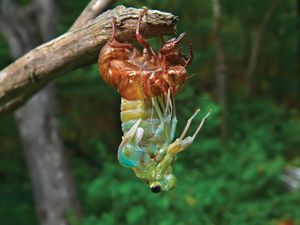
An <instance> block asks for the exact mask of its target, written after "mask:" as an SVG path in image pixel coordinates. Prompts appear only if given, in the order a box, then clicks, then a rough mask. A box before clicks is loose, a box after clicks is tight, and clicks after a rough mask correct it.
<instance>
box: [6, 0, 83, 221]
mask: <svg viewBox="0 0 300 225" xmlns="http://www.w3.org/2000/svg"><path fill="white" fill-rule="evenodd" d="M2 14H3V17H4V19H5V29H2V30H3V31H4V34H5V36H6V37H7V40H8V42H9V44H10V47H11V53H12V56H13V58H15V59H17V58H18V57H20V56H21V55H23V54H24V53H26V52H27V51H29V50H30V49H32V48H34V47H36V46H37V45H39V44H41V43H43V42H46V41H48V40H50V39H52V38H53V37H55V33H56V27H57V18H58V15H57V5H56V2H55V0H34V1H33V3H32V4H31V5H29V6H26V8H21V7H19V6H18V5H16V4H15V3H14V2H12V1H5V2H3V4H2ZM2 23H4V21H2ZM55 113H56V102H55V84H54V83H51V84H49V85H48V86H47V87H46V88H44V89H43V90H41V91H40V92H38V93H37V94H36V95H35V96H34V97H32V98H31V99H30V100H29V101H28V102H27V103H26V104H25V105H24V106H23V107H21V108H20V109H18V110H17V112H16V113H15V117H16V120H17V126H18V128H19V131H20V137H21V141H22V143H23V148H24V155H25V160H26V163H27V166H28V168H29V172H30V176H31V179H32V183H33V190H34V197H35V202H36V206H37V213H38V217H39V219H40V222H41V224H43V225H64V224H67V220H66V214H67V213H68V212H71V211H72V212H74V213H78V212H79V203H78V201H77V198H76V192H75V187H74V183H73V179H72V175H71V173H70V170H69V167H68V162H67V158H66V156H65V155H64V149H63V144H62V140H61V139H60V135H59V131H58V130H59V129H58V124H57V119H56V115H55Z"/></svg>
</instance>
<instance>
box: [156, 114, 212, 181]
mask: <svg viewBox="0 0 300 225" xmlns="http://www.w3.org/2000/svg"><path fill="white" fill-rule="evenodd" d="M199 111H200V110H199V109H198V110H196V112H195V113H194V114H193V115H192V116H191V117H190V118H189V119H188V121H187V123H186V126H185V128H184V129H183V132H182V134H181V135H180V137H179V138H177V139H176V140H175V141H174V142H173V143H172V144H170V145H169V146H168V147H167V151H166V155H165V156H164V157H163V158H162V160H161V161H160V162H159V164H158V165H157V167H156V178H157V179H160V178H161V176H163V175H164V174H165V171H167V169H168V168H170V166H171V164H172V162H173V160H174V156H175V155H176V154H177V153H179V152H181V151H183V150H185V149H187V148H188V147H189V146H190V145H191V144H192V143H193V141H194V140H195V138H196V136H197V134H198V133H199V131H200V129H201V127H202V126H203V124H204V122H205V120H206V118H207V117H208V116H209V114H210V113H211V110H210V111H209V112H208V113H207V114H206V115H205V116H204V117H203V118H202V120H201V122H200V124H199V125H198V127H197V129H196V131H195V132H194V134H193V135H192V136H187V137H184V136H185V135H186V132H187V130H188V129H189V127H190V125H191V122H192V120H193V119H194V118H195V116H196V115H197V114H198V113H199Z"/></svg>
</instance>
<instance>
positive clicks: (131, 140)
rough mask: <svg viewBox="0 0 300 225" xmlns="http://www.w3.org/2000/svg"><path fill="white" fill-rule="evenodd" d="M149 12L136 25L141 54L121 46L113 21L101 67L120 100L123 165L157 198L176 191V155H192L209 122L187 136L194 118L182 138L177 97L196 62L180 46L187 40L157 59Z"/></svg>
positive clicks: (173, 43) (164, 48) (175, 40)
mask: <svg viewBox="0 0 300 225" xmlns="http://www.w3.org/2000/svg"><path fill="white" fill-rule="evenodd" d="M146 13H147V9H146V8H144V9H143V10H142V11H141V14H140V16H139V18H138V21H137V27H136V40H137V41H138V43H139V44H140V45H141V46H142V47H143V51H142V52H141V51H139V50H138V49H137V48H135V47H134V46H133V45H132V44H131V43H127V42H126V43H121V42H120V41H118V40H117V38H116V18H113V21H112V37H111V39H110V40H109V41H108V42H107V44H106V45H105V46H104V47H103V48H102V50H101V52H100V55H99V60H98V66H99V70H100V73H101V75H102V77H103V79H104V81H106V82H107V83H108V84H110V85H112V86H114V87H115V88H116V89H117V90H118V91H119V93H120V95H121V97H122V98H121V122H122V131H123V134H124V135H123V138H122V142H121V144H120V146H119V149H118V159H119V162H120V163H121V164H122V165H123V166H125V167H129V168H131V169H132V170H133V171H134V172H135V174H136V176H137V177H138V178H140V179H142V180H143V181H145V182H146V183H148V184H149V186H150V189H151V191H152V192H154V193H158V192H161V191H167V190H170V189H172V188H174V187H175V184H176V178H175V176H174V174H173V173H172V164H173V163H174V161H175V158H176V157H175V156H176V154H177V153H179V152H182V151H183V150H185V149H187V148H188V146H190V145H191V144H192V143H193V141H194V140H195V137H196V136H197V134H198V132H199V131H200V129H201V127H202V125H203V123H204V121H205V119H206V118H207V117H208V115H209V114H210V112H208V113H207V114H206V116H204V117H203V118H202V120H201V122H200V124H199V125H198V127H197V129H196V131H195V132H194V134H193V135H191V136H186V134H187V131H188V129H189V127H190V125H191V122H192V119H193V118H194V117H195V116H196V115H197V114H198V112H199V109H198V110H196V112H195V113H194V114H193V115H192V116H191V117H190V119H189V120H188V121H187V124H186V126H185V128H184V130H183V132H182V133H181V135H180V137H179V138H176V139H175V131H176V127H177V118H176V107H175V95H176V94H177V93H178V92H179V91H180V90H181V89H182V86H183V84H184V82H185V80H186V79H187V78H188V73H187V70H186V66H187V65H189V64H190V63H191V62H192V58H193V52H192V48H191V47H190V48H189V56H188V57H186V56H184V55H183V54H182V53H181V51H180V50H178V51H177V50H176V47H177V45H178V44H179V42H180V41H181V40H182V38H183V37H184V36H185V33H182V34H180V35H179V37H177V38H173V39H171V40H169V41H167V42H164V43H163V45H162V46H161V48H160V50H159V52H158V53H155V52H154V51H153V49H152V48H151V46H150V44H149V43H148V42H147V40H146V39H145V38H144V37H143V36H142V34H141V23H142V18H143V17H144V16H145V15H146Z"/></svg>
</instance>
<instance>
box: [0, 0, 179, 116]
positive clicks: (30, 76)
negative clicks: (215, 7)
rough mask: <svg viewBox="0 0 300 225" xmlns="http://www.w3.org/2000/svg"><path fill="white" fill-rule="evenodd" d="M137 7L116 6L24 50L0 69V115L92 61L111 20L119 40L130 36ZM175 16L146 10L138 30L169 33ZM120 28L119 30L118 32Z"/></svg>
mask: <svg viewBox="0 0 300 225" xmlns="http://www.w3.org/2000/svg"><path fill="white" fill-rule="evenodd" d="M140 11H141V9H134V8H126V7H124V6H118V7H117V8H115V9H113V10H109V11H106V12H105V13H103V14H101V15H100V16H99V17H97V18H96V19H94V20H91V21H90V22H89V23H87V24H86V25H85V26H83V27H81V28H79V29H77V30H74V31H71V32H68V33H66V34H64V35H62V36H60V37H58V38H56V39H54V40H52V41H50V42H48V43H45V44H43V45H41V46H39V47H37V48H35V49H33V50H32V51H30V52H28V53H27V54H25V55H24V56H22V57H21V58H19V59H18V60H17V61H15V62H14V63H12V64H10V65H9V66H7V67H6V68H4V69H3V70H2V71H0V117H3V115H5V114H7V113H8V112H10V111H12V110H13V109H15V108H17V107H18V106H20V105H21V104H22V103H24V102H25V101H26V100H27V99H28V98H29V97H30V96H31V95H32V94H34V93H35V92H37V91H38V90H39V89H41V88H42V87H43V86H44V85H45V84H46V83H48V82H49V81H50V80H51V79H53V78H54V77H56V76H57V75H59V74H62V73H66V72H68V71H71V70H73V69H76V68H79V67H81V66H83V65H86V64H89V63H93V62H95V61H96V59H97V56H98V52H99V50H100V47H101V46H102V45H103V44H104V43H106V41H107V40H108V39H109V38H110V36H111V20H112V17H113V16H115V17H116V18H117V26H118V31H119V32H117V36H118V38H119V39H120V40H122V41H125V40H130V39H132V38H133V37H134V33H135V32H134V31H135V28H136V22H137V18H138V16H139V14H140ZM176 21H177V17H176V16H174V15H172V14H170V13H164V12H160V11H156V10H149V12H148V13H147V16H146V17H145V18H144V23H143V26H142V32H143V34H144V35H145V36H146V37H150V36H158V35H160V34H163V35H165V34H173V33H174V32H175V24H176ZM120 30H121V32H120Z"/></svg>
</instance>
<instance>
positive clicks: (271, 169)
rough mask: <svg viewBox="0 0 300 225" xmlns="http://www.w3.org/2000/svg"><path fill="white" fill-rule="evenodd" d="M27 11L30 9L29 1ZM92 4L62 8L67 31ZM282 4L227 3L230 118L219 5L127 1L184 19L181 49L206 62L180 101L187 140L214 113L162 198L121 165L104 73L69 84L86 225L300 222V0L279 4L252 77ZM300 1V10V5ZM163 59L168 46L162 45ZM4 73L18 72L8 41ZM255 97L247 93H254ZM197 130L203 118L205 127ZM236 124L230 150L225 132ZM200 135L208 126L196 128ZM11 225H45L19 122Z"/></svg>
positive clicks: (198, 65) (115, 107)
mask: <svg viewBox="0 0 300 225" xmlns="http://www.w3.org/2000/svg"><path fill="white" fill-rule="evenodd" d="M24 2H26V1H24ZM88 2H89V1H88V0H84V1H83V0H82V1H74V0H64V1H61V3H60V7H61V17H60V26H59V32H60V33H61V34H62V33H64V32H65V31H66V30H67V29H68V28H69V27H70V25H71V24H72V22H73V21H74V20H75V19H76V18H77V16H78V15H79V14H80V12H81V11H82V9H83V8H84V7H85V6H86V4H87V3H88ZM273 2H274V1H273V0H250V1H244V0H235V1H232V0H221V1H220V3H221V7H222V8H221V13H222V29H221V33H220V38H221V39H222V40H223V46H224V52H225V63H226V76H227V78H226V80H227V89H226V114H225V117H224V118H223V117H222V116H221V115H222V113H221V112H222V110H223V109H224V108H223V107H221V106H220V104H218V103H217V102H218V99H217V95H216V91H217V90H216V89H217V86H216V76H215V66H216V58H217V49H216V45H215V35H214V33H215V32H214V19H213V14H212V1H211V0H189V1H186V0H160V1H158V0H156V1H155V0H148V1H133V0H132V1H131V0H122V1H118V2H117V3H116V4H115V5H119V4H124V5H127V6H133V7H142V6H144V5H146V6H148V7H149V8H152V9H159V10H162V11H168V12H172V13H173V14H175V15H177V16H178V17H179V21H178V25H177V28H178V33H180V32H183V31H186V32H187V36H186V38H185V39H184V40H183V42H182V44H181V46H182V47H183V49H184V51H185V52H187V49H188V45H189V44H190V43H191V44H193V48H194V54H195V59H194V62H193V63H192V65H191V66H189V72H190V74H196V75H195V76H193V77H192V78H191V79H189V80H187V82H186V84H185V87H184V89H183V91H182V93H180V94H179V95H178V96H177V111H178V119H179V128H178V134H179V132H180V131H181V130H182V127H183V125H184V123H185V121H186V120H187V118H188V117H189V116H190V115H191V114H192V112H193V111H194V110H195V109H196V108H197V107H200V108H201V109H202V111H203V113H205V112H206V111H207V110H208V108H210V107H212V108H213V109H214V111H213V114H212V115H211V116H210V117H209V118H208V120H207V122H206V123H205V126H204V127H203V129H202V131H201V132H200V134H199V136H198V138H197V139H196V141H195V143H194V144H193V145H192V147H190V148H189V149H188V151H185V152H184V153H182V154H180V155H179V157H178V160H177V161H176V163H175V165H174V173H175V174H176V176H177V178H178V184H177V187H176V188H175V189H174V190H172V191H170V192H167V193H161V194H158V195H155V194H152V193H151V192H150V191H149V188H148V187H147V186H146V185H145V184H144V183H142V182H141V181H139V180H138V179H137V178H136V177H135V175H134V174H133V172H132V171H130V170H129V169H126V168H123V167H122V166H121V165H119V163H118V161H117V157H116V152H117V147H118V144H119V143H120V140H121V136H122V133H121V130H120V119H119V110H120V109H119V106H120V97H119V95H118V93H117V92H116V91H115V90H114V89H113V88H111V87H109V86H107V85H106V84H105V83H104V82H103V81H102V79H101V77H100V75H99V72H98V68H97V66H96V65H91V66H87V67H84V68H81V69H78V70H76V71H73V72H71V73H69V74H66V75H65V76H62V77H61V78H59V79H58V101H59V122H60V128H61V133H62V137H63V140H64V145H65V148H66V151H67V154H68V156H69V158H70V162H71V168H72V171H73V173H74V176H75V181H76V185H77V190H78V194H79V198H80V201H81V206H82V210H83V216H82V218H80V219H79V218H76V217H75V216H73V215H72V213H70V215H69V220H70V223H71V224H74V225H102V224H105V225H112V224H132V225H140V224H151V225H152V224H153V225H154V224H155V225H175V224H176V225H185V224H205V225H213V224H214V225H243V224H247V225H252V224H253V225H261V224H270V225H273V224H274V225H275V224H278V225H279V224H280V225H289V224H300V192H299V191H293V192H291V191H289V189H288V188H287V186H286V184H284V182H283V181H282V179H281V177H282V174H283V172H284V170H285V169H286V168H292V167H297V166H300V154H299V151H300V113H299V106H300V102H299V97H300V71H299V67H300V65H299V63H300V33H299V24H300V20H299V18H300V17H299V16H300V14H299V13H300V10H299V5H297V1H296V0H286V1H278V4H277V5H276V7H275V8H274V10H273V12H272V14H271V17H270V19H269V20H268V21H267V23H266V24H265V25H264V26H263V30H262V34H261V35H262V36H261V45H260V47H259V48H260V50H259V53H258V56H257V66H256V69H255V72H254V74H253V77H252V84H251V85H250V84H249V83H247V82H246V81H245V73H246V69H247V66H248V63H249V58H250V54H251V51H252V48H253V37H254V35H255V32H256V31H257V29H259V28H260V27H261V26H260V25H261V24H262V20H263V18H264V16H265V15H266V13H267V12H268V11H269V9H270V7H272V4H273ZM298 2H299V1H298ZM151 43H152V44H153V46H154V48H156V49H157V46H158V44H159V40H151ZM0 59H1V60H0V68H3V67H5V66H6V65H8V64H9V63H11V62H12V60H11V57H10V53H9V48H8V45H7V43H6V41H5V39H4V38H3V37H1V36H0ZM249 87H250V92H249V93H246V94H245V90H246V89H249ZM196 121H197V122H199V121H200V118H197V119H196ZM224 121H225V122H226V123H225V124H227V137H226V138H225V140H222V141H221V136H220V127H221V126H222V125H224ZM193 125H194V126H193V128H194V129H195V126H196V122H195V123H194V124H193ZM0 143H1V148H0V179H1V184H0V224H3V225H17V224H24V225H29V224H30V225H34V224H38V221H37V218H36V214H35V208H34V207H35V206H34V201H33V194H32V188H31V181H30V179H29V175H28V173H27V169H26V165H25V162H24V158H23V154H22V147H21V143H20V142H19V136H18V131H17V128H16V126H15V122H14V119H13V116H11V115H10V116H8V117H6V118H5V119H4V120H2V121H1V122H0Z"/></svg>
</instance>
